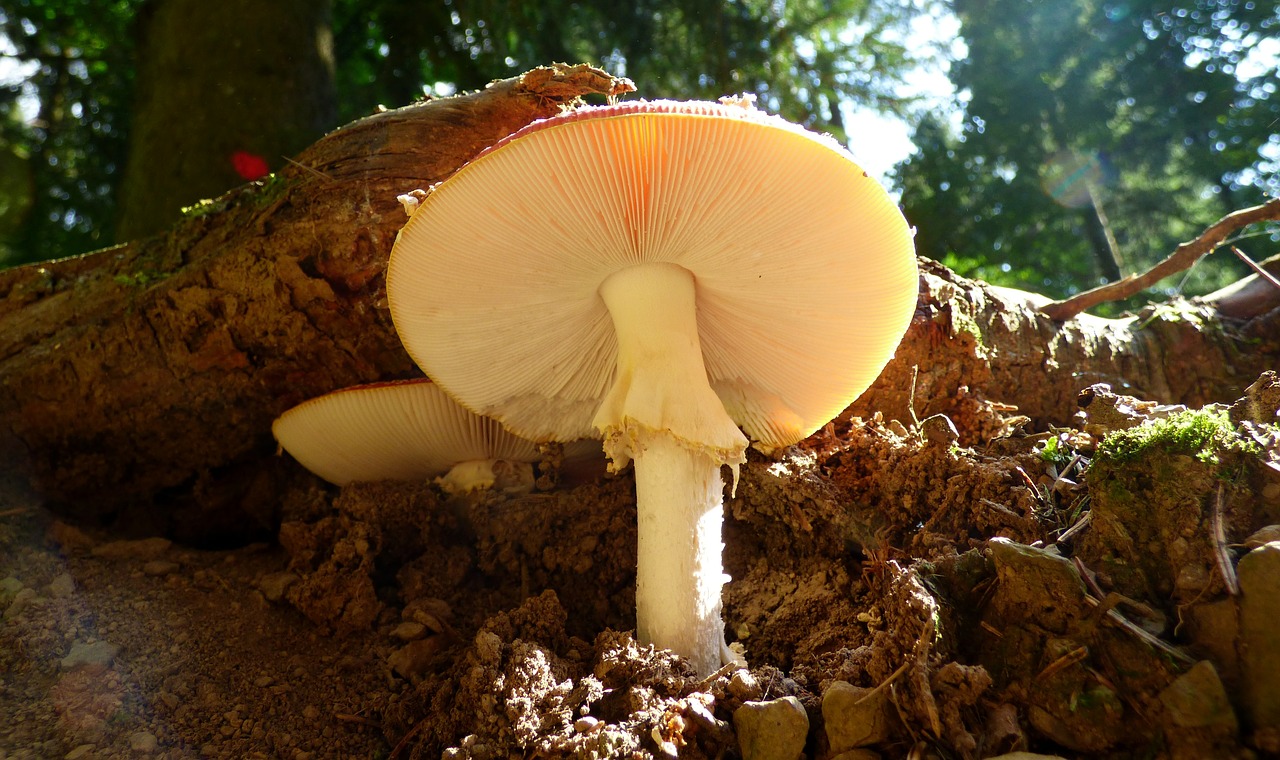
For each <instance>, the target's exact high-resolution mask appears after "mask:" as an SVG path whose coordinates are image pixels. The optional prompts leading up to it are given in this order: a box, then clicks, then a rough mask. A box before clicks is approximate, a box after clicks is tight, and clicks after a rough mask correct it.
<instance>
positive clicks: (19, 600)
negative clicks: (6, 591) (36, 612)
mask: <svg viewBox="0 0 1280 760" xmlns="http://www.w3.org/2000/svg"><path fill="white" fill-rule="evenodd" d="M37 596H38V595H37V594H36V591H35V589H32V588H23V589H21V590H19V591H18V593H16V594H14V595H13V598H12V599H11V600H10V601H9V606H8V607H6V608H5V611H4V619H5V620H12V619H14V618H16V617H17V616H19V615H21V614H22V611H23V610H25V609H26V608H27V607H28V606H29V605H30V604H31V603H32V602H34V601H35V600H36V597H37Z"/></svg>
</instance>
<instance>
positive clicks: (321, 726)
mask: <svg viewBox="0 0 1280 760" xmlns="http://www.w3.org/2000/svg"><path fill="white" fill-rule="evenodd" d="M1274 384H1275V380H1274V378H1271V379H1268V378H1267V377H1264V378H1263V379H1262V380H1261V381H1260V386H1258V387H1255V388H1253V389H1251V393H1252V394H1253V395H1252V396H1251V397H1249V398H1253V400H1252V401H1250V402H1249V403H1242V404H1238V405H1237V406H1235V407H1232V408H1231V409H1227V408H1226V407H1221V408H1219V407H1210V408H1206V409H1203V410H1191V411H1181V410H1176V409H1169V408H1159V409H1157V408H1156V407H1155V405H1151V406H1142V405H1140V404H1139V405H1137V406H1136V407H1135V406H1134V405H1133V404H1131V403H1130V401H1127V400H1125V398H1124V397H1119V396H1116V395H1115V394H1111V392H1110V390H1109V389H1106V388H1101V387H1095V388H1093V389H1091V391H1090V393H1091V394H1092V395H1090V396H1089V397H1088V399H1087V401H1088V405H1087V406H1086V407H1085V409H1084V415H1083V416H1081V417H1080V418H1079V419H1077V420H1074V421H1064V425H1063V426H1062V427H1060V428H1053V429H1050V430H1047V431H1042V432H1036V433H1032V434H1028V433H1027V432H1025V430H1018V429H1017V428H1018V425H1017V424H1015V422H1013V421H1010V422H1009V424H1005V425H1003V426H1001V429H1003V430H1005V432H1006V435H1005V436H1004V437H1001V438H998V439H996V440H993V441H990V442H988V443H985V444H981V445H964V443H963V439H962V438H961V437H959V436H957V435H956V434H955V433H954V432H953V431H952V426H950V425H948V424H946V422H947V421H946V420H944V419H941V418H937V417H930V418H927V419H925V420H923V421H921V423H920V424H919V425H904V424H901V423H897V422H892V421H890V422H885V421H884V420H882V419H880V418H879V417H875V418H872V419H870V420H865V421H863V420H854V419H845V420H838V421H836V422H834V423H833V424H832V425H830V426H828V427H827V428H826V429H825V430H823V431H820V432H819V433H818V434H816V435H815V436H813V437H812V438H810V439H809V440H807V441H805V442H804V443H803V444H801V445H799V446H796V447H793V448H792V449H790V450H788V451H786V452H783V454H782V455H781V456H780V457H779V458H777V459H768V458H765V457H762V456H759V455H756V454H754V453H753V454H752V456H751V458H750V461H749V462H748V464H747V465H746V466H745V467H744V468H743V472H742V480H741V483H740V484H739V486H738V490H737V492H736V495H734V496H733V498H731V499H728V500H727V501H726V525H725V544H726V548H725V566H726V570H727V572H728V573H729V574H730V575H731V576H732V577H733V580H732V581H731V582H730V583H729V584H728V586H727V587H726V589H725V612H724V615H725V622H726V631H727V636H728V639H729V640H730V641H731V642H733V643H734V644H735V645H738V646H740V647H742V648H743V649H744V650H745V653H746V657H747V660H748V662H749V663H750V669H749V670H747V669H741V670H735V669H733V668H726V669H725V670H724V671H722V672H721V673H718V674H716V675H715V676H713V677H711V678H708V679H703V680H699V679H697V678H696V677H695V676H694V675H693V673H692V672H691V671H690V670H689V669H688V667H687V666H686V665H685V664H684V663H683V662H681V661H680V660H678V659H677V658H674V657H673V656H671V655H670V654H668V653H665V652H655V651H653V650H651V649H649V648H646V647H641V646H639V645H637V644H636V642H635V641H634V640H633V639H632V638H631V636H630V634H629V633H628V631H629V629H630V628H631V626H632V619H633V617H632V616H633V606H634V588H633V584H634V576H633V567H634V556H635V527H634V525H635V504H634V497H633V491H632V489H633V485H632V482H631V479H630V477H629V476H627V475H622V476H614V477H598V478H591V479H587V480H586V482H578V483H576V484H573V483H566V484H565V485H563V486H561V487H554V483H555V478H554V477H552V476H551V475H553V473H552V474H548V477H546V478H544V479H543V480H542V481H541V482H542V483H543V485H544V486H546V487H545V488H544V489H542V490H535V491H534V492H532V493H528V494H525V495H520V496H505V495H499V494H494V493H481V494H474V495H471V496H468V497H452V498H450V497H446V496H445V495H444V494H442V493H440V492H439V491H438V490H436V489H435V488H434V486H431V485H429V484H389V483H383V484H358V485H354V486H350V487H347V488H345V489H335V488H331V487H328V486H323V485H322V484H319V483H317V482H315V481H311V480H307V479H305V478H302V479H299V486H298V487H297V488H296V489H294V490H293V491H292V492H291V493H290V496H289V497H288V499H287V500H286V502H285V503H284V504H283V505H282V506H281V507H280V513H281V515H282V517H281V519H282V523H281V526H280V528H279V531H278V536H279V542H278V544H276V545H266V544H259V545H253V546H248V547H242V548H237V549H230V550H223V551H201V550H195V549H191V548H186V547H183V546H180V545H174V544H170V543H169V542H168V541H166V540H164V539H157V538H151V539H147V540H143V541H129V540H123V539H122V538H121V537H120V536H119V535H115V534H112V533H110V532H108V531H105V530H101V529H94V528H90V527H87V526H82V527H75V526H73V525H71V524H69V523H65V522H61V521H58V520H56V519H54V518H53V517H52V516H50V515H49V514H47V513H46V512H44V511H43V510H41V509H39V508H38V507H35V506H33V505H32V504H30V503H29V500H26V499H24V498H23V497H21V496H20V495H11V497H10V499H9V501H8V503H7V505H6V506H4V507H3V508H0V516H2V517H0V557H3V559H2V560H0V578H3V580H2V581H0V610H3V617H4V620H3V625H2V626H0V674H2V675H0V714H4V715H7V716H11V717H10V719H9V720H8V721H6V722H5V723H4V724H3V725H0V757H2V758H4V760H10V759H11V758H26V757H30V758H37V757H107V758H111V757H121V758H126V757H128V758H132V757H163V758H187V757H193V758H194V757H227V758H231V757H235V758H240V757H285V758H327V757H381V758H436V757H441V756H444V757H448V758H499V757H502V758H506V757H512V756H521V757H535V756H536V757H566V758H568V757H573V758H579V757H598V758H605V757H677V756H678V757H681V758H695V759H696V758H733V757H743V746H742V745H741V744H740V743H739V739H740V737H742V736H744V735H745V734H744V733H743V729H742V728H741V724H743V722H745V721H749V720H751V716H750V713H752V711H753V710H757V709H759V708H757V707H753V705H758V704H759V703H765V704H770V703H775V702H777V700H779V699H782V698H784V697H785V698H794V704H793V705H791V706H790V707H787V708H786V709H787V710H790V712H789V713H788V714H789V715H792V716H795V717H796V719H797V720H799V721H800V722H799V723H797V724H796V725H797V726H799V727H798V728H796V729H795V730H794V732H793V733H792V734H788V735H786V736H783V735H782V734H777V735H776V736H774V737H773V740H775V741H778V742H784V743H785V742H790V744H788V745H787V746H788V747H790V748H791V749H788V750H787V752H788V753H789V752H792V751H794V752H799V753H801V754H802V755H803V756H804V757H808V758H823V759H824V760H825V759H826V758H833V757H835V756H837V755H842V756H843V753H855V752H861V753H863V754H860V755H859V754H849V755H848V757H849V758H853V757H873V756H876V757H884V758H894V757H906V756H908V755H909V754H910V753H912V752H914V753H915V755H914V756H916V757H935V758H964V759H966V760H968V759H974V760H976V759H977V758H986V757H994V756H997V755H1000V754H1002V753H1006V752H1013V751H1035V752H1042V753H1047V754H1056V755H1059V756H1064V757H1114V758H1136V757H1155V758H1203V757H1223V758H1230V757H1249V756H1257V755H1258V753H1262V754H1266V753H1268V752H1273V751H1274V749H1275V747H1276V746H1277V745H1278V744H1280V742H1277V740H1276V738H1275V737H1276V736H1278V735H1280V731H1277V728H1278V727H1277V726H1276V725H1274V724H1273V723H1272V722H1271V721H1272V720H1273V718H1272V717H1271V716H1273V715H1277V714H1280V694H1277V693H1276V689H1275V688H1274V687H1272V686H1270V685H1269V684H1270V683H1271V681H1270V680H1268V678H1269V677H1267V678H1264V677H1263V676H1264V675H1265V674H1267V673H1270V671H1269V670H1268V669H1269V668H1272V667H1280V662H1277V663H1274V664H1273V663H1272V661H1271V660H1268V659H1266V658H1265V657H1263V655H1262V654H1260V653H1265V652H1268V651H1275V650H1276V649H1277V646H1276V645H1277V643H1278V642H1276V640H1275V638H1274V637H1275V634H1274V633H1273V632H1271V631H1270V629H1269V628H1268V627H1266V626H1260V625H1259V624H1258V623H1257V622H1256V621H1257V620H1258V619H1259V617H1260V616H1261V617H1262V618H1265V616H1266V614H1268V613H1266V612H1265V611H1263V610H1264V607H1260V606H1258V605H1259V604H1262V603H1263V602H1267V601H1268V600H1271V599H1273V598H1275V597H1276V595H1280V575H1278V574H1276V573H1273V572H1272V571H1270V570H1267V569H1266V568H1268V567H1271V566H1273V564H1275V563H1273V561H1272V559H1271V557H1272V552H1276V553H1280V544H1270V543H1268V541H1269V540H1270V539H1269V538H1267V536H1269V535H1271V534H1268V533H1266V532H1265V531H1266V530H1267V529H1268V527H1267V526H1274V525H1275V524H1277V523H1280V519H1278V518H1280V465H1278V464H1277V460H1278V459H1280V430H1278V429H1277V427H1276V425H1275V422H1274V419H1275V407H1276V406H1280V404H1273V403H1271V402H1270V401H1268V400H1267V399H1269V398H1270V397H1269V396H1268V395H1267V394H1266V393H1265V392H1264V391H1266V389H1267V388H1270V387H1271V385H1274ZM1246 400H1247V399H1246ZM1132 401H1135V402H1136V401H1139V400H1132ZM1094 404H1098V405H1097V406H1095V405H1094ZM1268 404H1270V406H1269V407H1268ZM1108 409H1109V410H1111V411H1110V412H1108V411H1106V410H1108ZM1131 409H1136V411H1133V412H1132V414H1129V413H1128V412H1126V413H1125V414H1119V415H1118V416H1117V414H1116V411H1117V410H1120V411H1122V412H1123V411H1124V410H1131ZM544 474H545V473H544ZM1259 530H1262V531H1263V532H1262V533H1261V534H1258V531H1259ZM1271 530H1273V532H1275V533H1276V534H1277V535H1280V529H1274V528H1272V529H1271ZM1259 535H1261V538H1259V537H1258V536H1259ZM1246 554H1247V555H1248V557H1249V561H1248V562H1240V559H1241V558H1242V557H1244V556H1245V555H1246ZM1237 564H1238V565H1239V578H1237V577H1236V576H1237V572H1236V570H1237ZM1273 587H1274V588H1275V589H1276V591H1274V592H1272V591H1268V589H1272V588H1273ZM1242 588H1244V589H1255V591H1254V592H1253V594H1252V596H1250V595H1248V594H1243V595H1242V594H1241V593H1240V589H1242ZM1257 589H1262V590H1261V591H1258V590H1257ZM1251 599H1252V600H1253V602H1252V604H1253V605H1254V606H1253V607H1250V606H1249V605H1250V600H1251ZM847 694H858V695H862V696H858V697H857V698H854V699H850V698H845V697H842V696H841V695H847ZM864 696H865V697H866V700H865V703H866V704H869V705H873V706H874V711H873V713H874V715H875V716H877V717H875V719H874V721H873V722H872V724H870V727H869V728H868V729H867V733H866V734H865V735H866V737H867V738H866V739H865V743H864V745H862V746H853V745H850V746H846V744H845V743H846V742H848V741H852V740H850V739H848V737H849V736H851V735H853V730H852V729H851V728H850V726H852V725H853V724H854V721H855V718H854V717H853V711H854V709H855V708H854V707H851V705H861V704H863V703H864V700H863V697H864ZM797 710H798V711H799V713H797V712H796V711H797ZM800 713H802V714H803V715H800ZM806 721H807V722H806ZM778 730H779V731H781V729H778ZM751 731H752V732H753V733H752V734H751V735H752V736H753V737H755V736H757V735H759V729H758V727H753V728H752V729H751ZM752 741H753V742H755V741H757V740H756V739H754V738H753V739H752ZM752 746H753V747H755V746H758V745H757V744H753V745H752ZM755 751H756V750H755V749H753V750H752V752H755ZM868 752H870V753H873V754H866V753H868ZM1251 753H1253V754H1251ZM788 756H791V755H788ZM752 760H754V756H753V758H752Z"/></svg>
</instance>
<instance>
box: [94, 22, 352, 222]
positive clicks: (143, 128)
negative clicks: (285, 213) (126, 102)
mask: <svg viewBox="0 0 1280 760" xmlns="http://www.w3.org/2000/svg"><path fill="white" fill-rule="evenodd" d="M330 5H331V4H330V2H327V1H326V0H273V2H266V3H264V2H257V1H256V0H227V1H226V2H217V3H210V2H206V1H205V0H152V2H150V3H148V4H147V5H146V6H144V11H143V15H142V16H141V18H140V23H139V33H140V44H139V50H138V60H139V68H138V90H137V95H136V102H135V105H134V109H133V113H134V122H133V127H132V130H131V132H130V144H129V157H128V160H127V163H126V166H125V169H124V179H123V182H122V184H121V187H120V217H119V222H118V225H117V239H119V240H130V239H135V238H137V237H140V236H143V235H150V234H152V233H154V232H157V231H159V230H162V229H164V228H166V227H168V226H170V225H171V224H173V223H174V222H176V221H177V220H178V217H179V214H180V210H181V209H182V208H183V207H184V206H189V205H191V204H193V203H195V202H197V201H199V200H201V199H203V198H213V197H215V196H217V195H221V194H222V193H223V192H225V191H226V190H227V189H229V188H232V187H235V186H236V185H239V184H241V183H243V182H244V181H245V180H246V179H257V178H258V177H259V176H261V175H262V174H265V173H266V171H267V170H274V169H276V168H278V167H280V166H281V165H282V164H283V163H284V158H283V157H284V156H292V155H293V154H295V153H297V152H298V151H300V150H302V149H303V148H305V147H306V146H307V145H309V144H310V143H311V142H312V141H313V140H315V139H316V138H318V137H319V136H320V135H322V134H324V132H325V131H326V130H328V129H331V128H332V127H334V126H335V124H334V121H335V120H336V118H337V117H336V113H337V94H336V92H335V89H334V63H333V35H332V30H331V28H330Z"/></svg>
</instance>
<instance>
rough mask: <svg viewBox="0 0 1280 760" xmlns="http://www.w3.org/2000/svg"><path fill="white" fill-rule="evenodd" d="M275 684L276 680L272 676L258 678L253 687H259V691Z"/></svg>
mask: <svg viewBox="0 0 1280 760" xmlns="http://www.w3.org/2000/svg"><path fill="white" fill-rule="evenodd" d="M275 682H276V679H274V678H272V677H271V676H258V677H257V678H255V679H254V680H253V685H254V686H257V687H258V688H259V689H265V688H267V687H268V686H270V685H271V684H273V683H275Z"/></svg>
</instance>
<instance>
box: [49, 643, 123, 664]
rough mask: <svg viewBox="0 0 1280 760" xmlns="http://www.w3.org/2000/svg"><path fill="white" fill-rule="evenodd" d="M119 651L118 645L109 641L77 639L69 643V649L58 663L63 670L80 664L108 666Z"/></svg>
mask: <svg viewBox="0 0 1280 760" xmlns="http://www.w3.org/2000/svg"><path fill="white" fill-rule="evenodd" d="M119 652H120V647H118V646H116V645H115V644H112V643H111V642H109V641H95V642H93V643H92V644H86V643H84V642H83V641H77V642H75V643H74V644H72V645H71V651H70V652H68V653H67V656H66V657H63V658H62V661H61V662H60V663H59V664H60V665H61V666H62V669H63V670H72V669H73V668H77V667H79V666H81V665H101V666H103V667H109V666H110V665H111V663H112V662H113V661H114V660H115V659H116V654H118V653H119Z"/></svg>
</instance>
